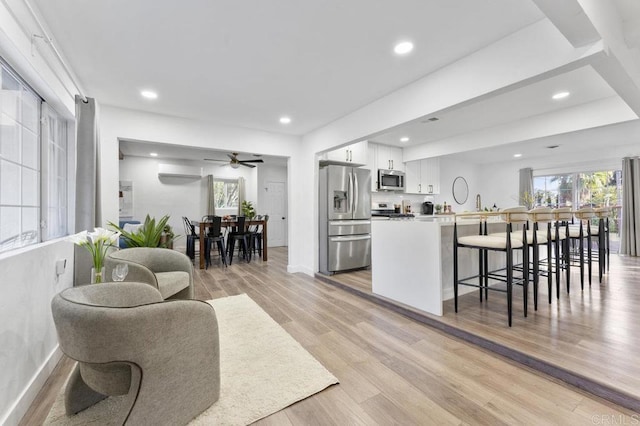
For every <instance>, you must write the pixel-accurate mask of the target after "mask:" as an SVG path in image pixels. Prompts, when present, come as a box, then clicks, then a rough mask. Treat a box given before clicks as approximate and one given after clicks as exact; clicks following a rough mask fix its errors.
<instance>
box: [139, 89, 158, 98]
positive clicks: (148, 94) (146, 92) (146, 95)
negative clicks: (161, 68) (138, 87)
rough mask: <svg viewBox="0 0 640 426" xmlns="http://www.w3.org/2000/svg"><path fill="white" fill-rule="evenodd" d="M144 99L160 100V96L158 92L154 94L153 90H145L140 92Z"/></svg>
mask: <svg viewBox="0 0 640 426" xmlns="http://www.w3.org/2000/svg"><path fill="white" fill-rule="evenodd" d="M140 94H141V95H142V97H144V98H147V99H158V94H157V93H156V92H152V91H151V90H143V91H142V92H140Z"/></svg>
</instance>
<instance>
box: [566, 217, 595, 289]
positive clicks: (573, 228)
mask: <svg viewBox="0 0 640 426" xmlns="http://www.w3.org/2000/svg"><path fill="white" fill-rule="evenodd" d="M573 216H574V217H575V219H577V221H578V225H570V226H569V239H570V241H571V242H572V245H573V247H572V254H573V256H572V260H573V263H574V264H575V262H578V264H579V266H580V288H581V289H582V290H584V264H585V263H586V264H587V268H588V274H589V286H591V269H592V268H591V261H592V251H591V238H590V235H591V219H593V218H594V217H595V210H594V209H593V208H592V207H583V208H581V209H579V210H576V211H574V212H573ZM585 240H586V241H587V247H586V251H587V253H586V254H587V257H586V259H585V247H584V243H585ZM576 244H577V245H578V247H577V248H576V247H575V245H576ZM567 285H568V284H567ZM568 291H569V290H568V287H567V292H568Z"/></svg>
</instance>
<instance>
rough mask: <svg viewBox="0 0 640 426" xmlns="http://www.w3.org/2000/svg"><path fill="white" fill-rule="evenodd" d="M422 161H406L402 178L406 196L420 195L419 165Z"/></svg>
mask: <svg viewBox="0 0 640 426" xmlns="http://www.w3.org/2000/svg"><path fill="white" fill-rule="evenodd" d="M421 163H422V161H420V160H417V161H407V162H406V163H405V164H404V166H405V170H404V172H405V176H404V179H405V181H404V184H405V185H404V186H405V189H404V192H406V193H408V194H419V193H420V185H421V183H422V181H421V179H420V165H421Z"/></svg>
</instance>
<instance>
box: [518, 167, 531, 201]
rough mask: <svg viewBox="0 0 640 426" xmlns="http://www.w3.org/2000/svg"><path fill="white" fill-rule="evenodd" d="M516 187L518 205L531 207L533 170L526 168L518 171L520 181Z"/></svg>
mask: <svg viewBox="0 0 640 426" xmlns="http://www.w3.org/2000/svg"><path fill="white" fill-rule="evenodd" d="M519 182H520V183H519V187H518V200H519V201H520V205H523V206H527V207H528V208H532V207H533V169H532V168H531V167H527V168H524V169H520V181H519Z"/></svg>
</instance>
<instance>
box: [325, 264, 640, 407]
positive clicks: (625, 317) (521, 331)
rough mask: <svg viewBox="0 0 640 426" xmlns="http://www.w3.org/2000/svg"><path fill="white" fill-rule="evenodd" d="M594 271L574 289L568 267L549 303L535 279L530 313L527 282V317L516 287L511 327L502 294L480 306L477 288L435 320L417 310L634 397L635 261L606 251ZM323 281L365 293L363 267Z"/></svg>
mask: <svg viewBox="0 0 640 426" xmlns="http://www.w3.org/2000/svg"><path fill="white" fill-rule="evenodd" d="M597 273H598V272H597V267H596V264H594V268H593V277H592V284H591V286H589V284H588V279H587V278H586V277H585V284H584V291H582V290H581V288H580V276H579V269H578V268H573V267H572V274H571V278H570V282H571V292H570V293H569V294H567V292H566V281H565V279H564V277H563V278H562V280H561V292H560V298H559V299H558V298H557V297H556V296H557V295H556V287H555V280H554V282H553V289H552V296H553V297H552V303H551V304H549V303H548V291H547V283H546V278H542V277H541V280H540V286H539V301H538V310H537V311H534V309H533V297H532V294H533V289H532V285H530V288H529V309H528V317H527V318H524V316H523V313H524V310H523V306H522V288H520V287H516V288H515V289H514V305H513V306H514V316H513V320H514V321H513V327H511V328H509V327H508V326H507V324H506V318H507V316H506V312H507V306H506V296H505V295H504V294H500V293H495V292H490V293H489V301H488V302H487V301H485V302H484V303H481V302H480V301H479V296H478V292H477V291H475V292H473V293H470V294H466V295H464V296H461V297H460V298H459V308H458V313H457V314H456V313H455V311H454V307H453V300H449V301H446V302H445V303H444V307H443V308H444V315H443V316H442V317H438V316H435V315H429V314H423V315H424V316H426V317H428V318H430V319H433V320H436V321H439V322H442V323H444V324H447V325H450V326H453V327H455V328H458V329H461V330H464V331H466V332H469V333H471V334H473V335H476V336H480V337H482V338H484V339H487V340H490V341H492V342H496V343H498V344H500V345H504V346H505V347H508V348H512V349H514V350H516V351H520V352H522V353H526V354H528V355H530V356H531V357H533V358H535V359H539V360H542V361H544V362H546V363H549V364H550V365H553V366H557V367H560V368H561V369H565V370H568V371H570V372H573V373H576V374H577V375H579V376H583V377H586V378H588V379H590V380H593V381H594V382H597V383H600V384H603V385H605V386H607V387H611V388H613V389H615V390H617V391H619V392H620V393H622V394H625V395H628V396H630V397H631V398H634V399H636V400H640V335H639V334H638V333H637V331H638V330H639V329H640V310H638V309H637V306H639V305H640V286H639V285H638V284H639V283H640V259H638V258H637V257H624V256H618V255H612V256H611V266H610V271H609V272H608V273H607V274H605V276H604V277H603V280H602V283H601V284H600V283H598V277H597ZM331 280H334V281H337V282H339V283H341V284H344V285H347V286H349V287H352V288H353V289H354V290H356V291H360V292H363V293H366V294H369V295H371V294H372V293H371V272H370V271H366V270H363V271H356V272H353V273H345V274H336V275H334V276H332V277H331Z"/></svg>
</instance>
